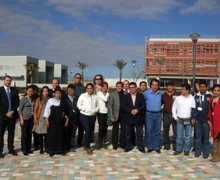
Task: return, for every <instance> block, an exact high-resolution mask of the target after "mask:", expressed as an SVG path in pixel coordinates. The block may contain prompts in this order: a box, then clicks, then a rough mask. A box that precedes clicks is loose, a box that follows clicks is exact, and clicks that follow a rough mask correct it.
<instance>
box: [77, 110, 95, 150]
mask: <svg viewBox="0 0 220 180" xmlns="http://www.w3.org/2000/svg"><path fill="white" fill-rule="evenodd" d="M79 119H80V122H81V124H82V126H83V129H84V130H85V138H84V142H83V146H85V147H86V148H90V137H91V134H92V130H93V125H94V123H95V119H96V116H86V115H84V114H81V113H80V116H79Z"/></svg>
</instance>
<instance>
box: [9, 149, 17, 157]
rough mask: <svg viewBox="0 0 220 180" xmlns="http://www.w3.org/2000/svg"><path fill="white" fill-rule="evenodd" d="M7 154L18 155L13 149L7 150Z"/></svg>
mask: <svg viewBox="0 0 220 180" xmlns="http://www.w3.org/2000/svg"><path fill="white" fill-rule="evenodd" d="M9 154H11V155H12V156H17V155H18V153H17V152H16V151H14V150H12V151H9Z"/></svg>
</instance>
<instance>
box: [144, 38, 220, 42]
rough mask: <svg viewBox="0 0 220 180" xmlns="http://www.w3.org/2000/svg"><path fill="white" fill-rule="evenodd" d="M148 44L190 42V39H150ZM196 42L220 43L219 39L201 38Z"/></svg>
mask: <svg viewBox="0 0 220 180" xmlns="http://www.w3.org/2000/svg"><path fill="white" fill-rule="evenodd" d="M147 41H148V42H153V41H154V42H174V41H177V42H192V40H191V39H190V38H150V39H149V40H147ZM198 42H220V39H219V38H201V39H198Z"/></svg>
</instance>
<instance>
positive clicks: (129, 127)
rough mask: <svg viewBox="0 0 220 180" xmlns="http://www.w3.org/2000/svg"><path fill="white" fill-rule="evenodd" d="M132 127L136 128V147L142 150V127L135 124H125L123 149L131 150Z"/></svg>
mask: <svg viewBox="0 0 220 180" xmlns="http://www.w3.org/2000/svg"><path fill="white" fill-rule="evenodd" d="M134 126H135V127H136V136H137V147H138V149H139V150H142V149H144V145H143V125H137V124H126V146H125V149H127V150H131V149H132V148H133V145H132V135H133V129H134Z"/></svg>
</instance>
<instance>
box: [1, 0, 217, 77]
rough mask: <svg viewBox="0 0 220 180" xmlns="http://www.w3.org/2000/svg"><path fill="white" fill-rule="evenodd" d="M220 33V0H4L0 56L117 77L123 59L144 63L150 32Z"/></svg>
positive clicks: (152, 33) (128, 68)
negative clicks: (118, 61) (82, 65)
mask: <svg viewBox="0 0 220 180" xmlns="http://www.w3.org/2000/svg"><path fill="white" fill-rule="evenodd" d="M194 32H197V33H200V34H201V36H202V37H219V35H220V0H183V1H180V0H1V1H0V55H28V56H32V57H36V58H39V59H44V60H49V61H52V62H55V63H62V64H65V65H67V66H68V68H69V74H70V72H73V73H76V72H80V71H79V69H77V68H76V67H75V65H76V64H77V62H78V61H84V62H86V63H88V64H89V67H87V68H86V69H85V76H86V77H93V76H94V75H95V74H98V73H101V74H103V75H104V77H118V76H119V72H118V69H117V68H116V67H115V66H113V64H114V63H115V61H116V59H124V60H125V61H127V63H128V64H127V66H126V67H125V69H124V77H129V76H130V75H131V73H130V71H131V70H132V65H131V61H132V60H133V59H135V60H136V61H137V63H138V65H137V66H139V67H141V66H143V64H144V45H145V35H146V34H148V35H149V36H151V37H153V36H154V37H155V36H174V37H177V36H181V37H188V35H189V34H191V33H194Z"/></svg>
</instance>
